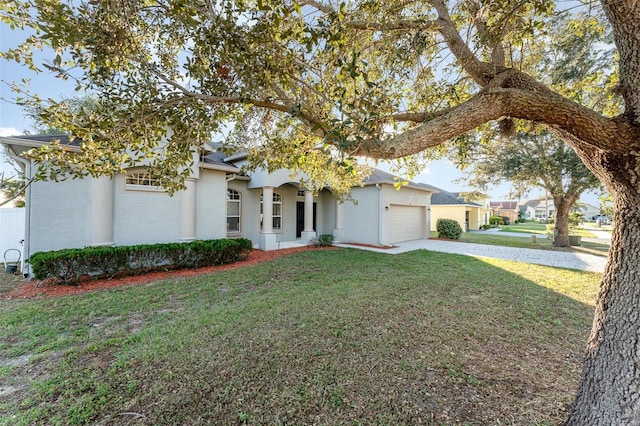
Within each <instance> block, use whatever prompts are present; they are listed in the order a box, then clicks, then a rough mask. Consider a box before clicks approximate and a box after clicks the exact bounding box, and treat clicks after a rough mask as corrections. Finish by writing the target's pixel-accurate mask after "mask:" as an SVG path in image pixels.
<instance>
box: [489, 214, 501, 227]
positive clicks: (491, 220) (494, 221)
mask: <svg viewBox="0 0 640 426" xmlns="http://www.w3.org/2000/svg"><path fill="white" fill-rule="evenodd" d="M489 223H490V224H491V225H504V220H502V218H501V217H500V216H491V217H490V218H489Z"/></svg>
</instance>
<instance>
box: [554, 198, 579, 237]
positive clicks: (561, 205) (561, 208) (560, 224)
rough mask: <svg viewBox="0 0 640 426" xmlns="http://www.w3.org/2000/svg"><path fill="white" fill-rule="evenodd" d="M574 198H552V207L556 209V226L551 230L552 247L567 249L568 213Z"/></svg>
mask: <svg viewBox="0 0 640 426" xmlns="http://www.w3.org/2000/svg"><path fill="white" fill-rule="evenodd" d="M575 200H576V197H570V196H562V195H558V196H554V197H553V205H554V206H555V208H556V225H555V227H554V229H553V246H554V247H569V213H570V212H571V206H572V205H573V203H574V201H575Z"/></svg>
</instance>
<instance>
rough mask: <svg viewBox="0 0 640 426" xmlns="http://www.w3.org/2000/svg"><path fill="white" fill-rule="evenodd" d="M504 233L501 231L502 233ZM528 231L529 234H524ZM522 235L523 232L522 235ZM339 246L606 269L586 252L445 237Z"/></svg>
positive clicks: (602, 261)
mask: <svg viewBox="0 0 640 426" xmlns="http://www.w3.org/2000/svg"><path fill="white" fill-rule="evenodd" d="M501 234H502V233H501ZM524 235H526V234H524ZM519 236H520V235H519ZM336 245H337V246H338V247H349V248H358V249H362V250H371V251H375V252H378V253H386V254H399V253H405V252H408V251H413V250H430V251H437V252H442V253H454V254H463V255H466V256H474V257H480V258H482V257H485V258H491V259H506V260H516V261H519V262H526V263H535V264H538V265H547V266H554V267H557V268H568V269H578V270H581V271H589V272H603V271H604V267H605V264H606V262H607V258H606V257H602V256H595V255H592V254H586V253H568V252H562V251H552V250H537V249H527V248H518V247H504V246H491V245H486V244H472V243H461V242H457V241H443V240H414V241H406V242H402V243H398V244H396V246H395V247H393V248H391V249H380V248H375V247H363V246H355V245H348V244H336Z"/></svg>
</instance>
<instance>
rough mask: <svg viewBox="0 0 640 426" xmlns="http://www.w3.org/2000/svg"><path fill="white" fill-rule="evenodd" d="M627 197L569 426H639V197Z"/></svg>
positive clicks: (620, 202) (622, 197) (619, 200)
mask: <svg viewBox="0 0 640 426" xmlns="http://www.w3.org/2000/svg"><path fill="white" fill-rule="evenodd" d="M625 192H626V193H625V194H617V196H616V195H614V198H615V199H616V203H615V205H616V212H615V215H614V224H615V226H614V231H613V235H612V244H611V251H610V253H609V263H608V264H607V267H606V269H605V273H604V276H603V280H602V284H601V288H600V293H599V295H598V301H597V304H596V312H595V318H594V323H593V329H592V331H591V336H590V338H589V342H588V345H587V353H586V356H585V360H584V366H583V372H582V379H581V381H580V386H579V389H578V395H577V397H576V400H575V402H574V404H573V406H572V408H571V414H570V417H569V420H568V421H567V425H572V426H573V425H580V426H583V425H590V426H591V425H594V426H595V425H640V326H639V325H640V196H639V195H638V190H637V188H636V189H635V190H633V191H631V190H629V189H627V190H626V191H625ZM630 192H633V194H630Z"/></svg>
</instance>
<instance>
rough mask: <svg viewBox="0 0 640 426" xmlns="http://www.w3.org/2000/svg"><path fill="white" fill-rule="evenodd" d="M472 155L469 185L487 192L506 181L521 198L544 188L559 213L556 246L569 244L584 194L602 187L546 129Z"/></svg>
mask: <svg viewBox="0 0 640 426" xmlns="http://www.w3.org/2000/svg"><path fill="white" fill-rule="evenodd" d="M470 156H471V157H472V158H473V161H472V162H471V164H470V166H469V167H468V169H467V182H468V183H469V184H470V185H472V186H474V187H477V188H480V189H482V190H486V189H487V188H488V187H491V186H493V185H495V184H497V183H501V182H503V181H504V180H507V181H510V182H512V183H513V184H514V186H515V187H516V188H519V190H518V192H520V194H519V195H520V196H524V195H526V193H527V192H528V191H529V190H530V189H531V188H532V187H538V188H541V189H544V190H545V191H546V192H547V193H548V194H549V195H550V196H551V199H552V200H553V202H554V205H555V210H556V220H555V231H554V241H553V244H554V245H555V246H557V247H566V246H568V245H569V221H568V220H569V213H570V212H571V209H572V207H573V205H574V203H575V202H576V201H578V200H579V199H580V195H581V194H582V193H583V192H585V191H587V190H589V189H595V188H598V187H599V186H600V181H599V180H598V179H597V178H596V177H595V176H594V175H593V173H592V172H591V170H589V169H588V168H587V167H586V166H585V165H584V163H583V162H582V160H580V158H578V156H577V155H576V154H575V152H574V151H573V150H572V149H571V148H570V147H569V146H567V145H566V144H565V143H564V142H563V141H562V140H560V139H558V138H555V137H553V136H551V135H550V134H549V132H547V131H545V130H543V131H541V132H539V133H537V134H536V133H533V132H530V133H523V132H520V133H517V134H516V135H515V136H514V137H513V138H510V139H506V138H503V140H502V142H501V143H499V144H495V143H494V144H488V143H487V144H476V146H474V147H473V148H472V152H471V154H470Z"/></svg>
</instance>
